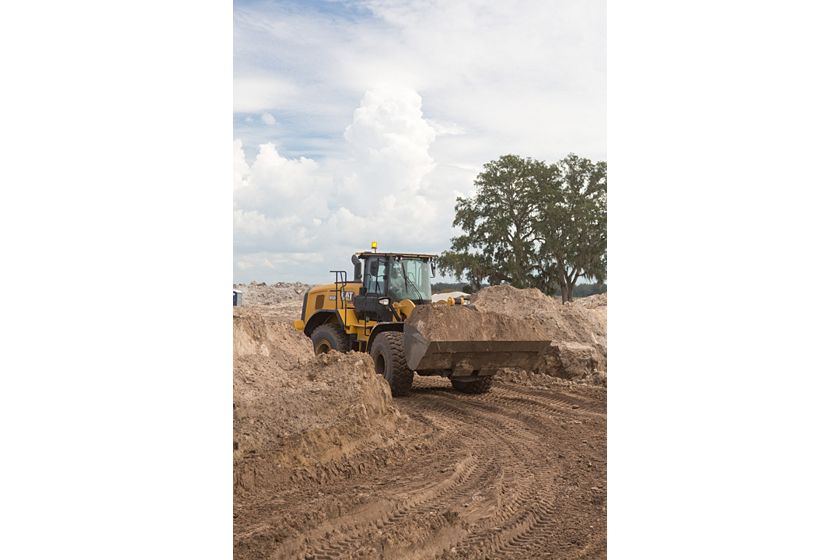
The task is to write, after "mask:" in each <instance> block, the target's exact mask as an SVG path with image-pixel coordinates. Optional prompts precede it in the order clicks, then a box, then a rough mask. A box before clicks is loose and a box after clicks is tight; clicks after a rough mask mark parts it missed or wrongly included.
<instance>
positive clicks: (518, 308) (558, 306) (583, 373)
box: [472, 286, 607, 385]
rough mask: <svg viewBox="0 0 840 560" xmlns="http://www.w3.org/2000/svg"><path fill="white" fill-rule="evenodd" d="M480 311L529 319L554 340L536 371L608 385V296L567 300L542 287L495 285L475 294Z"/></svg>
mask: <svg viewBox="0 0 840 560" xmlns="http://www.w3.org/2000/svg"><path fill="white" fill-rule="evenodd" d="M472 304H473V305H474V306H475V308H476V309H478V310H480V311H485V312H496V313H501V314H504V315H508V316H510V317H516V318H519V319H524V320H527V321H529V322H531V323H532V324H534V325H535V326H537V327H539V328H540V329H541V330H543V331H544V332H546V333H547V334H548V336H549V337H550V338H551V340H552V341H553V342H552V344H551V348H550V349H549V351H548V352H546V353H545V355H544V356H543V358H542V360H541V361H540V363H539V364H538V366H537V368H536V371H537V372H540V373H545V374H547V375H553V376H556V377H562V378H566V379H580V380H586V381H588V382H590V383H596V384H601V385H604V384H606V379H607V295H606V294H599V295H596V296H590V297H586V298H580V299H576V300H573V301H572V302H571V303H567V304H563V303H562V301H561V300H560V299H559V298H554V297H550V296H547V295H545V294H543V293H542V292H540V291H539V290H537V289H534V288H530V289H526V290H519V289H516V288H512V287H510V286H490V287H488V288H484V289H483V290H481V291H479V292H478V293H477V294H475V296H473V298H472Z"/></svg>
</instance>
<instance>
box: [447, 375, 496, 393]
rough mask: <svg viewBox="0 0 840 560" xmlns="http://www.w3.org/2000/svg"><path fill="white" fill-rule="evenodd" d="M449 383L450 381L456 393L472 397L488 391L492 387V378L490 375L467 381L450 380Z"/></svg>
mask: <svg viewBox="0 0 840 560" xmlns="http://www.w3.org/2000/svg"><path fill="white" fill-rule="evenodd" d="M450 381H452V386H453V387H454V388H455V390H456V391H461V392H462V393H471V394H474V395H477V394H479V393H486V392H487V391H489V390H490V387H492V386H493V377H492V376H490V375H488V376H485V377H479V378H478V379H471V380H469V381H466V380H462V379H450Z"/></svg>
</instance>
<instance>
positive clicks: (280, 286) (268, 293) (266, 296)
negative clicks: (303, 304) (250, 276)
mask: <svg viewBox="0 0 840 560" xmlns="http://www.w3.org/2000/svg"><path fill="white" fill-rule="evenodd" d="M233 289H234V290H239V291H241V292H242V303H243V305H273V304H278V303H283V302H285V301H287V300H290V299H293V300H297V299H300V298H302V297H303V293H304V292H305V291H306V290H307V289H309V284H304V283H302V282H277V283H275V284H266V283H265V282H251V283H249V284H234V285H233Z"/></svg>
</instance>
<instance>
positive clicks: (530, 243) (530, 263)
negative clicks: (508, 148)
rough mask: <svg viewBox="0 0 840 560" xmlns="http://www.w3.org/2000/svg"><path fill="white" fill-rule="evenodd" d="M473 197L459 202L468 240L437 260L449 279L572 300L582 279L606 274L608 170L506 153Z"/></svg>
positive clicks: (578, 161)
mask: <svg viewBox="0 0 840 560" xmlns="http://www.w3.org/2000/svg"><path fill="white" fill-rule="evenodd" d="M475 186H476V187H477V192H476V194H475V196H472V197H467V198H461V197H459V198H458V199H457V201H456V205H455V220H454V222H453V225H454V226H457V227H459V228H460V229H461V230H462V232H463V233H462V234H461V235H458V236H456V237H454V238H453V239H452V247H451V249H450V250H449V251H445V252H444V253H443V254H442V255H441V257H440V259H439V260H438V263H439V266H440V269H441V271H442V272H444V273H451V274H453V275H454V276H455V278H456V279H458V280H460V279H462V278H464V279H466V280H467V281H468V282H469V284H470V286H471V287H473V288H474V289H479V288H480V286H481V284H482V283H483V282H488V283H489V284H491V285H495V284H500V283H507V284H511V285H513V286H515V287H518V288H525V287H536V288H539V289H540V290H542V291H543V292H545V293H554V292H556V291H558V290H559V291H560V293H561V294H562V296H563V299H564V300H569V299H571V298H572V297H573V295H574V288H575V285H576V283H577V281H578V280H579V279H581V278H584V277H585V278H590V279H593V280H595V281H596V282H597V283H599V284H601V283H603V282H604V281H605V280H606V274H607V219H606V202H607V164H606V162H592V161H590V160H588V159H586V158H581V157H579V156H576V155H574V154H569V155H568V156H567V157H566V158H564V159H563V160H561V161H560V162H558V163H556V164H546V163H545V162H542V161H538V160H534V159H531V158H522V157H519V156H516V155H505V156H502V157H500V158H499V159H498V160H495V161H491V162H490V163H487V164H485V165H484V170H483V171H482V172H481V173H480V174H479V175H478V177H476V180H475Z"/></svg>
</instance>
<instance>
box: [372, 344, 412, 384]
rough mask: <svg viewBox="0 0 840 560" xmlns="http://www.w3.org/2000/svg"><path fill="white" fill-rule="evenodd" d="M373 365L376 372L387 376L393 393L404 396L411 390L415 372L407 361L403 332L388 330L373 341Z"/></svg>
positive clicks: (386, 378) (386, 379)
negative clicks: (409, 367)
mask: <svg viewBox="0 0 840 560" xmlns="http://www.w3.org/2000/svg"><path fill="white" fill-rule="evenodd" d="M370 357H371V358H373V367H374V368H375V369H376V373H378V374H380V375H382V376H384V377H385V381H387V382H388V385H390V386H391V395H393V396H395V397H403V396H405V395H408V393H409V392H410V391H411V383H412V382H413V381H414V372H413V371H411V370H410V369H408V366H407V365H406V363H405V352H404V350H403V333H401V332H396V331H386V332H384V333H381V334H380V335H379V336H377V337H376V339H374V341H373V346H371V348H370Z"/></svg>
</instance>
